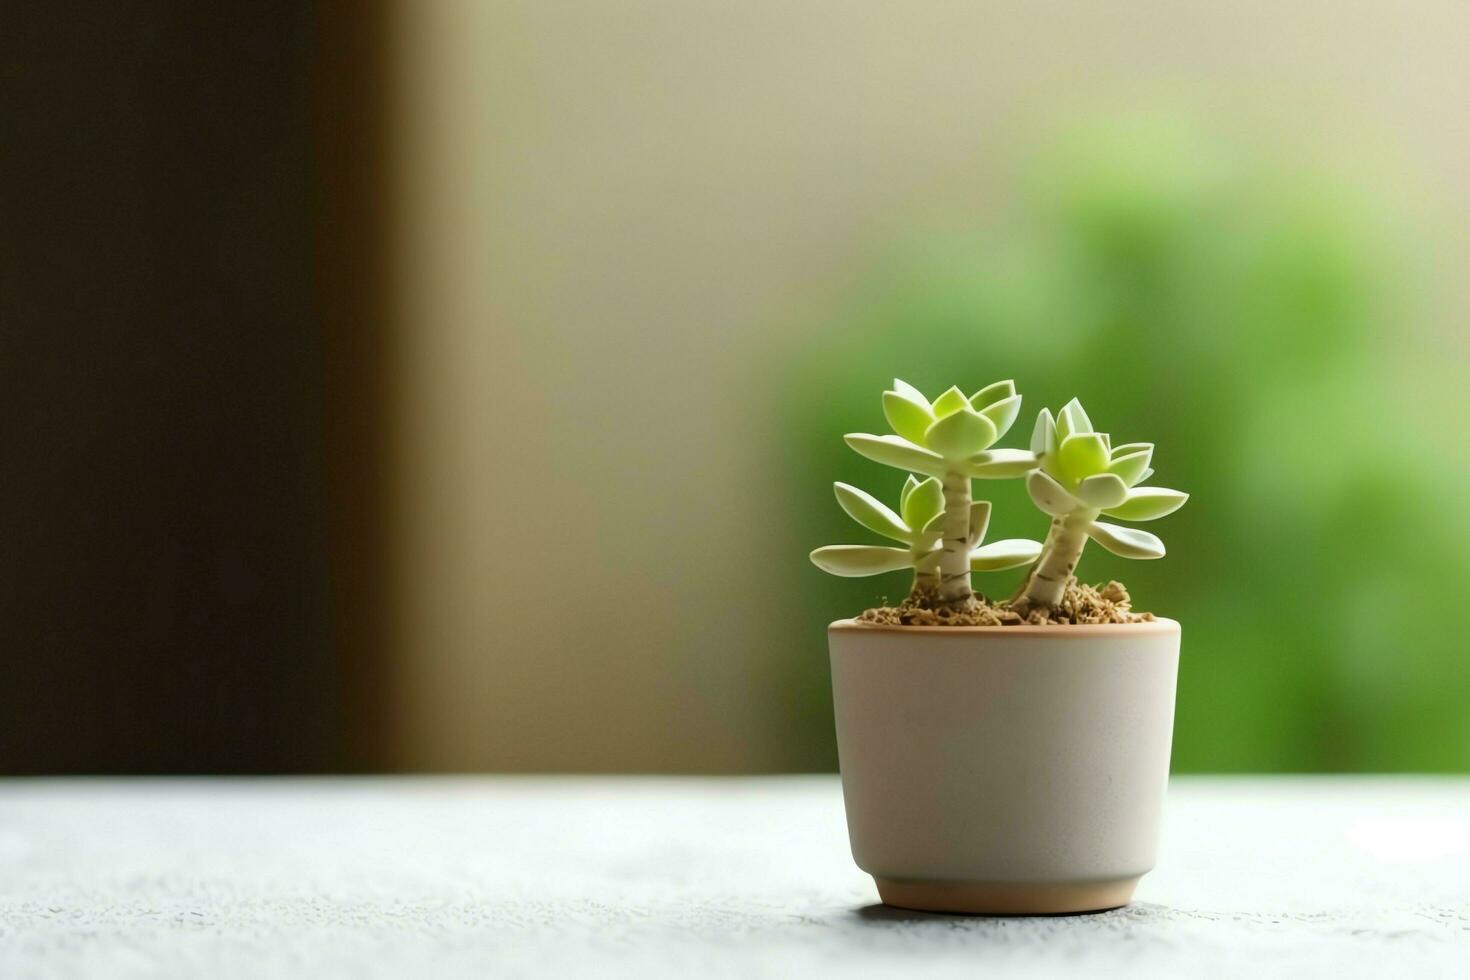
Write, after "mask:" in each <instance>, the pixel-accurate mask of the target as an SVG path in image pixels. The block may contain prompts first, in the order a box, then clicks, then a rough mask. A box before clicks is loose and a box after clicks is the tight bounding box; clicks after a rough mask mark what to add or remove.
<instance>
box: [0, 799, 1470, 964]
mask: <svg viewBox="0 0 1470 980" xmlns="http://www.w3.org/2000/svg"><path fill="white" fill-rule="evenodd" d="M876 902H877V895H876V892H875V891H874V890H873V886H872V883H871V881H870V880H869V879H868V878H867V876H866V875H864V874H862V873H861V872H860V871H858V870H857V868H855V867H854V866H853V864H852V861H851V858H850V857H849V855H848V852H847V838H846V830H845V828H844V825H843V818H842V803H841V795H840V790H839V788H838V784H837V781H836V779H835V778H830V777H775V778H757V779H680V778H667V779H653V778H507V777H466V778H455V779H441V778H418V779H407V778H402V779H364V780H349V779H298V780H283V779H261V780H242V779H233V780H224V779H220V780H204V779H199V780H177V781H164V780H135V781H127V780H70V781H67V780H45V781H18V780H11V781H8V782H0V977H3V978H5V980H22V978H29V977H99V978H109V980H125V978H131V977H200V978H218V980H229V978H235V977H252V978H255V977H260V978H265V977H290V978H295V977H301V978H306V977H310V978H313V980H332V978H338V977H342V978H346V977H352V978H372V977H503V976H515V975H523V974H530V975H548V976H569V977H570V976H586V977H592V976H597V977H601V976H649V975H667V976H681V977H684V976H710V975H713V976H783V977H821V976H838V977H864V976H900V975H901V976H931V975H932V976H950V975H953V976H980V975H984V976H1055V975H1072V976H1083V975H1085V976H1128V977H1154V976H1157V977H1180V978H1185V977H1189V978H1193V977H1212V976H1219V977H1252V978H1254V977H1261V976H1291V977H1314V976H1320V977H1418V976H1443V977H1456V978H1465V977H1470V780H1450V779H1444V780H1433V779H1381V778H1369V779H1289V780H1265V779H1199V778H1196V779H1176V780H1175V781H1174V784H1173V786H1172V788H1171V791H1170V798H1169V810H1168V814H1167V818H1166V841H1165V846H1164V851H1163V854H1162V856H1161V860H1160V864H1159V867H1158V869H1157V870H1156V871H1154V872H1153V873H1152V874H1150V875H1149V876H1147V877H1146V878H1144V880H1143V884H1142V886H1141V887H1140V889H1139V892H1138V896H1137V902H1136V903H1135V904H1134V905H1133V906H1132V907H1130V908H1127V909H1122V910H1119V911H1116V912H1108V913H1103V914H1099V915H1091V916H1079V917H1072V918H1036V919H986V918H965V917H958V916H940V915H923V914H920V913H913V912H903V911H899V910H894V909H888V908H886V907H883V906H880V905H877V904H876Z"/></svg>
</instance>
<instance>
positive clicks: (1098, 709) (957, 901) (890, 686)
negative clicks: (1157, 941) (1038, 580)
mask: <svg viewBox="0 0 1470 980" xmlns="http://www.w3.org/2000/svg"><path fill="white" fill-rule="evenodd" d="M1179 636H1180V630H1179V624H1178V623H1176V622H1174V621H1173V620H1167V619H1161V620H1158V621H1157V622H1153V623H1136V624H1116V625H1096V626H1092V625H1088V626H1005V627H958V628H954V627H919V626H869V625H863V624H860V623H858V622H856V621H855V620H841V621H839V622H836V623H833V624H832V626H831V627H830V628H829V630H828V639H829V642H830V646H831V653H832V693H833V698H834V701H835V705H836V715H837V749H838V755H839V758H840V763H841V768H842V794H843V800H844V803H845V804H846V807H847V827H848V835H849V837H850V838H851V841H852V855H853V858H854V859H855V860H856V861H857V864H858V867H860V868H862V869H863V870H864V871H866V872H868V873H869V874H871V875H872V876H873V878H874V880H875V881H876V882H877V885H878V893H879V895H880V896H882V899H883V901H884V902H886V903H887V904H889V905H897V906H901V907H904V908H913V909H924V910H928V911H942V912H969V913H991V914H1055V913H1062V912H1087V911H1097V910H1101V909H1107V908H1116V907H1117V906H1120V905H1125V904H1127V903H1128V901H1129V899H1130V898H1131V897H1132V895H1133V889H1134V887H1135V886H1136V885H1137V884H1138V879H1139V878H1140V877H1141V876H1142V875H1143V874H1144V873H1145V872H1147V871H1148V870H1149V869H1150V868H1152V867H1153V865H1154V860H1155V854H1156V851H1157V841H1158V830H1159V820H1160V814H1161V810H1162V809H1163V798H1164V787H1165V784H1166V783H1167V781H1168V776H1169V749H1170V742H1171V738H1172V734H1173V722H1174V682H1175V676H1176V674H1177V672H1178V666H1179Z"/></svg>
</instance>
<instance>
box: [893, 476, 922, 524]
mask: <svg viewBox="0 0 1470 980" xmlns="http://www.w3.org/2000/svg"><path fill="white" fill-rule="evenodd" d="M918 485H919V478H918V477H917V476H914V475H913V474H912V473H910V474H909V475H908V476H907V477H905V478H904V481H903V489H902V490H900V491H898V512H899V513H900V514H902V513H903V509H904V507H906V506H907V505H908V501H909V494H911V493H913V492H914V488H915V487H917V486H918ZM904 520H908V518H904Z"/></svg>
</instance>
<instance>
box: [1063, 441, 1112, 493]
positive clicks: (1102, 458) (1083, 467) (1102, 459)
mask: <svg viewBox="0 0 1470 980" xmlns="http://www.w3.org/2000/svg"><path fill="white" fill-rule="evenodd" d="M1057 462H1058V464H1059V465H1060V467H1061V471H1062V472H1063V473H1064V474H1066V476H1067V478H1068V479H1071V480H1074V481H1077V480H1084V479H1086V478H1087V477H1089V476H1092V475H1093V474H1095V473H1105V472H1107V469H1108V447H1107V444H1106V443H1105V442H1103V438H1102V436H1100V435H1098V434H1097V433H1096V432H1083V433H1077V434H1075V435H1070V436H1067V438H1065V439H1063V440H1062V445H1061V448H1059V449H1058V450H1057Z"/></svg>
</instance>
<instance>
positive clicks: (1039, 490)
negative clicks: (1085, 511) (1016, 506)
mask: <svg viewBox="0 0 1470 980" xmlns="http://www.w3.org/2000/svg"><path fill="white" fill-rule="evenodd" d="M1026 492H1027V493H1029V494H1030V495H1031V502H1032V503H1034V504H1036V506H1037V507H1039V508H1040V509H1041V510H1042V512H1043V513H1045V514H1049V515H1050V516H1052V517H1066V516H1067V515H1068V514H1071V513H1073V512H1074V511H1078V510H1081V509H1082V507H1083V503H1082V501H1080V500H1078V499H1077V498H1076V497H1074V496H1072V495H1071V494H1070V493H1068V492H1067V491H1066V489H1065V488H1063V487H1062V485H1061V484H1060V483H1058V482H1057V481H1056V480H1054V479H1052V478H1051V476H1050V475H1049V474H1047V473H1046V472H1045V471H1044V470H1032V471H1031V475H1030V476H1028V477H1027V478H1026Z"/></svg>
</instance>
